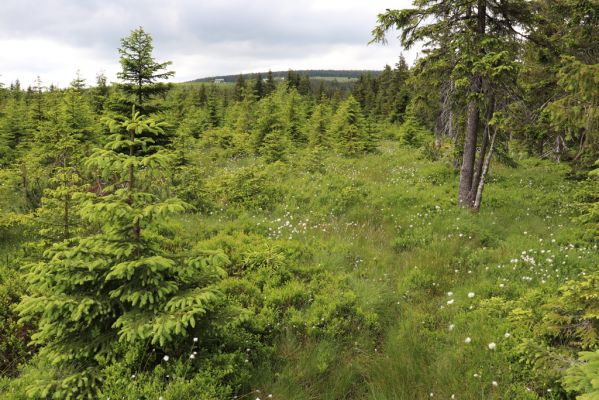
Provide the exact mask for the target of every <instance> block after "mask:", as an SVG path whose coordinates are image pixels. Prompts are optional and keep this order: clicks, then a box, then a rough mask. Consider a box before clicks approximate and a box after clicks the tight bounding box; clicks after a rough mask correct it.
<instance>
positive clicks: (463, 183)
mask: <svg viewBox="0 0 599 400" xmlns="http://www.w3.org/2000/svg"><path fill="white" fill-rule="evenodd" d="M480 86H481V77H480V76H477V77H475V78H474V82H473V84H472V92H474V93H478V92H479V91H480ZM479 117H480V116H479V109H478V104H477V103H476V99H473V100H471V101H470V103H469V104H468V122H467V125H466V137H465V138H464V154H463V155H462V167H461V169H460V188H459V197H458V204H459V205H460V206H461V207H469V206H470V202H469V201H468V200H469V196H470V190H471V189H472V175H473V174H474V158H475V156H476V139H477V136H478V125H479V119H480V118H479Z"/></svg>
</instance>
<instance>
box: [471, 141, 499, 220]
mask: <svg viewBox="0 0 599 400" xmlns="http://www.w3.org/2000/svg"><path fill="white" fill-rule="evenodd" d="M495 137H497V131H496V130H493V136H492V137H491V143H489V151H488V153H487V155H486V156H485V162H484V165H483V170H482V173H481V176H480V181H479V182H478V187H477V188H476V196H475V198H474V203H473V204H472V208H473V209H474V210H475V211H478V210H480V203H481V201H482V198H483V189H484V187H485V180H486V178H487V173H488V172H489V165H491V157H493V145H494V144H495Z"/></svg>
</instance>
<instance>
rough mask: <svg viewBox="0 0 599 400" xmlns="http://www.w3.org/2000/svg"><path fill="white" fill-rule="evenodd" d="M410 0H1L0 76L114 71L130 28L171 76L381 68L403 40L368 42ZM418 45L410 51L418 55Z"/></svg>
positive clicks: (52, 79)
mask: <svg viewBox="0 0 599 400" xmlns="http://www.w3.org/2000/svg"><path fill="white" fill-rule="evenodd" d="M410 4H411V0H385V1H380V0H252V1H249V0H246V1H242V0H195V1H194V0H2V12H1V13H0V82H3V83H5V84H8V83H10V82H12V81H14V80H15V79H17V78H18V79H20V80H21V82H22V84H23V85H29V84H31V83H32V82H33V80H34V79H35V77H36V76H38V75H39V76H40V77H41V78H42V81H43V82H44V84H45V85H49V84H50V83H54V84H57V85H59V86H65V85H68V83H69V82H70V81H71V80H72V78H73V77H74V76H75V73H76V71H77V70H80V71H81V74H82V76H83V77H85V78H86V79H87V82H88V84H93V83H94V81H95V76H96V74H97V73H98V72H101V71H102V72H104V73H105V74H106V75H107V76H108V79H109V80H111V81H116V72H117V71H118V70H119V64H118V53H117V48H118V47H119V44H120V39H121V38H122V37H124V36H127V35H128V34H129V32H130V31H131V29H133V28H135V27H137V26H143V27H144V29H145V30H146V31H147V32H149V33H151V34H152V36H153V38H154V54H155V56H156V59H157V60H158V61H166V60H170V61H173V66H172V69H173V70H175V71H176V75H175V78H174V81H177V82H180V81H187V80H191V79H195V78H200V77H206V76H213V75H225V74H237V73H240V72H244V73H247V72H258V71H267V70H268V69H272V70H273V71H275V70H287V69H290V68H291V69H381V68H382V67H383V66H384V65H385V64H390V65H393V64H395V63H396V62H397V60H398V57H399V54H400V53H401V52H402V49H401V47H400V46H399V44H398V43H397V40H395V39H394V38H393V37H392V38H390V40H389V44H388V45H386V46H383V45H378V44H377V45H367V43H368V41H369V40H370V31H371V30H372V28H373V26H374V25H375V23H376V16H377V14H378V13H380V12H383V11H384V10H385V9H386V8H405V7H409V6H410ZM415 54H416V53H415V50H414V51H410V52H404V55H405V56H406V58H407V59H408V61H411V60H413V59H414V57H415Z"/></svg>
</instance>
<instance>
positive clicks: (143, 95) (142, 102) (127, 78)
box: [117, 27, 175, 114]
mask: <svg viewBox="0 0 599 400" xmlns="http://www.w3.org/2000/svg"><path fill="white" fill-rule="evenodd" d="M153 49H154V46H153V44H152V36H150V35H149V34H148V33H146V32H145V31H144V29H143V28H142V27H139V28H137V29H134V30H132V31H131V34H130V35H129V36H128V37H126V38H123V39H121V47H120V48H119V54H120V56H121V57H120V63H121V67H122V70H121V72H119V73H118V74H117V76H118V78H119V79H121V80H123V81H124V82H125V83H123V84H121V88H122V90H123V91H124V92H125V93H126V94H127V95H128V96H129V97H130V99H129V100H128V103H127V105H128V108H129V109H130V108H131V105H135V107H136V108H137V110H139V111H141V112H143V113H146V114H147V113H150V112H153V111H154V110H155V106H154V105H152V104H151V103H150V100H151V99H152V98H155V97H156V96H157V95H160V94H163V93H165V92H166V91H167V90H168V86H167V85H165V84H164V83H161V82H159V81H160V80H163V79H168V78H170V77H172V76H173V75H174V74H175V73H174V72H173V71H166V69H167V67H168V66H169V65H170V64H171V62H170V61H167V62H163V63H159V62H156V60H154V57H153V55H152V51H153Z"/></svg>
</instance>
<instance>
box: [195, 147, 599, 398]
mask: <svg viewBox="0 0 599 400" xmlns="http://www.w3.org/2000/svg"><path fill="white" fill-rule="evenodd" d="M229 168H231V166H229ZM324 171H325V172H324V173H323V174H308V173H304V172H302V171H301V170H300V169H299V168H293V167H291V168H285V169H284V172H280V173H279V175H278V176H277V177H276V178H275V180H274V182H276V183H275V184H276V185H277V187H278V188H279V189H281V191H282V197H281V199H280V201H279V202H278V203H277V204H276V205H275V207H274V209H273V210H272V211H268V212H260V211H253V212H251V213H243V214H241V215H239V214H238V215H235V216H231V215H228V213H227V212H225V211H223V213H222V214H218V215H216V214H215V215H212V216H210V218H209V220H208V221H207V223H208V225H210V226H213V227H214V229H217V228H218V227H219V226H220V227H222V226H223V224H225V226H235V225H238V226H246V225H250V226H252V225H253V226H254V227H256V226H261V227H263V228H264V229H265V231H264V232H265V233H266V235H267V236H269V237H271V238H274V239H277V240H282V241H284V242H287V243H293V242H296V243H298V244H303V245H305V246H306V247H308V248H310V249H312V251H313V257H311V259H310V261H309V265H303V266H302V267H301V268H308V269H309V268H313V267H324V268H325V269H326V270H329V271H331V272H334V273H339V272H342V273H343V274H345V275H344V276H345V277H346V280H347V282H348V285H349V287H350V288H351V290H352V291H353V292H354V293H355V294H356V296H357V298H358V304H359V307H361V308H362V309H364V310H366V311H368V312H372V313H375V314H376V315H378V323H379V325H380V329H379V336H378V337H372V336H370V335H364V336H360V335H359V333H358V335H357V339H355V340H352V341H351V343H350V342H343V341H340V340H338V341H332V340H321V341H317V340H313V339H310V338H305V337H301V336H299V337H298V336H297V335H293V334H290V335H287V336H282V337H280V338H279V339H278V342H277V345H276V355H277V360H278V361H277V362H276V363H275V364H274V365H269V366H268V367H264V368H262V369H260V370H258V371H255V377H256V384H255V386H256V387H259V388H261V389H262V391H264V392H268V393H273V395H274V397H275V398H285V399H315V398H319V399H342V398H347V399H354V398H372V399H424V398H430V396H431V393H432V394H433V395H434V396H435V398H452V397H451V396H452V395H453V396H454V397H453V398H462V399H489V398H497V399H500V398H507V397H506V396H514V397H511V398H527V397H526V396H528V394H527V393H528V391H527V389H526V387H525V385H524V384H523V383H522V381H521V380H518V379H516V378H515V377H514V373H513V368H512V363H513V360H510V359H509V355H508V353H509V352H508V351H504V349H505V348H508V347H510V346H511V344H510V343H511V342H515V341H517V340H518V339H517V338H514V337H513V336H511V335H510V337H509V338H506V337H505V336H506V335H505V333H509V332H508V331H507V330H509V326H508V324H507V322H506V320H505V312H501V310H499V308H500V307H499V306H498V307H497V308H498V309H494V306H493V304H494V303H502V304H503V302H506V301H511V300H515V299H518V297H519V296H521V295H523V294H524V293H527V292H528V291H529V290H531V289H534V288H541V289H540V290H548V291H551V290H556V289H557V287H558V286H559V285H561V284H563V283H564V282H566V281H567V279H568V278H571V277H574V276H576V274H578V273H580V272H581V271H582V270H584V269H585V268H586V269H588V268H592V267H593V266H594V265H596V262H597V256H596V254H592V251H589V250H587V249H584V248H581V247H578V245H577V243H578V242H577V241H578V239H577V238H578V237H579V236H580V232H579V230H578V229H579V228H578V227H577V226H575V225H573V224H572V223H571V210H570V208H569V203H568V202H569V199H570V198H571V193H572V190H573V184H572V183H569V182H568V181H566V180H565V174H566V171H567V169H566V168H565V167H563V166H559V165H555V164H550V163H546V162H540V161H534V160H524V161H523V162H522V165H521V166H520V167H519V168H516V169H512V168H508V167H504V166H501V165H497V164H495V165H494V166H493V171H492V176H491V179H490V182H489V185H488V186H487V188H486V192H485V204H484V207H483V209H482V211H481V212H480V214H476V215H475V214H471V213H469V212H467V211H463V210H460V209H458V208H457V207H456V200H455V193H456V183H457V177H456V176H455V174H453V173H452V172H451V169H450V168H449V166H448V165H447V164H446V163H445V162H443V161H438V162H430V161H426V160H421V159H419V158H418V155H417V154H415V152H414V151H411V150H408V149H405V148H401V147H400V146H399V145H398V144H396V143H394V142H388V143H385V144H384V145H383V147H382V149H381V153H380V154H376V155H370V156H365V157H363V158H359V159H344V158H337V157H331V158H328V159H327V160H325V162H324ZM215 173H216V174H217V173H218V169H216V170H215ZM186 223H187V224H188V225H187V226H188V229H190V234H193V226H195V222H190V221H187V222H186ZM204 223H206V222H204ZM231 224H232V225H231ZM571 245H576V246H575V247H572V246H571ZM523 251H525V252H527V254H531V256H534V257H537V258H540V261H539V263H540V264H538V265H536V266H532V265H528V264H527V263H526V262H525V261H522V259H521V256H522V252H523ZM548 254H551V256H546V255H548ZM541 257H542V259H541ZM550 257H551V261H550V262H549V261H547V259H549V258H550ZM515 259H518V260H519V261H518V262H516V263H514V262H513V260H515ZM554 266H555V267H554ZM448 292H452V294H451V295H448ZM468 293H472V294H471V295H470V296H473V297H471V298H469V297H468ZM452 300H453V301H452ZM448 302H449V303H448ZM466 338H470V343H465V340H466ZM489 343H495V344H496V347H495V348H494V349H493V350H490V349H489V347H488V346H489ZM494 381H495V382H496V386H495V384H494V383H493V382H494ZM508 393H510V394H509V395H508ZM530 396H531V397H530V398H534V397H532V396H533V394H530Z"/></svg>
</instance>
